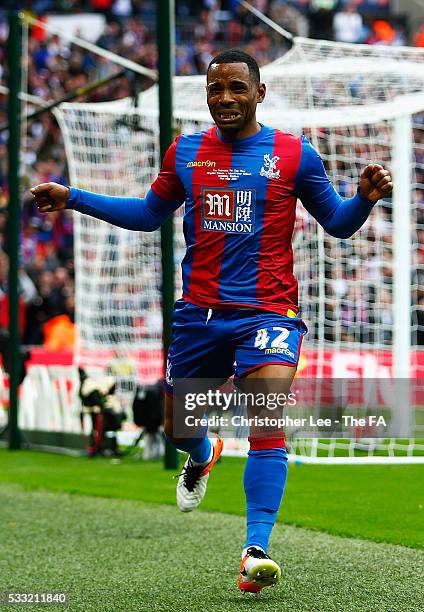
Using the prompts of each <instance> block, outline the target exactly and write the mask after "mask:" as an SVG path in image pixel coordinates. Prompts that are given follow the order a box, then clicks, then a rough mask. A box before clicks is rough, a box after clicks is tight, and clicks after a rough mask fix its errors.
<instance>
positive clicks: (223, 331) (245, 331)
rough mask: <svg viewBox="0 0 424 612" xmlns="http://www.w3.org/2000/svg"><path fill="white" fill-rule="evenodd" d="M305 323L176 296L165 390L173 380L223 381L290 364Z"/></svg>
mask: <svg viewBox="0 0 424 612" xmlns="http://www.w3.org/2000/svg"><path fill="white" fill-rule="evenodd" d="M307 331H308V330H307V327H306V325H305V324H304V323H303V321H302V319H300V318H298V317H293V318H290V317H286V316H283V315H280V314H276V313H273V312H267V311H263V310H255V309H253V308H246V309H243V308H234V309H220V310H218V309H214V310H211V309H208V308H202V307H200V306H195V305H194V304H191V303H190V302H187V301H185V300H178V301H177V302H176V304H175V307H174V314H173V322H172V343H171V347H170V349H169V353H168V366H167V372H166V382H167V385H166V387H167V390H168V392H171V393H172V383H173V380H174V379H177V378H185V379H187V378H215V379H222V381H223V382H225V381H226V380H227V378H229V377H230V376H232V375H233V374H234V375H235V376H236V378H240V377H242V376H245V375H246V374H248V373H249V372H252V371H253V370H256V369H258V368H260V367H261V366H264V365H269V364H280V365H287V366H293V367H296V366H297V363H298V361H299V354H300V347H301V344H302V339H303V336H304V335H305V334H306V332H307Z"/></svg>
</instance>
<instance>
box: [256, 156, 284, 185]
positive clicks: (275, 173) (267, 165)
mask: <svg viewBox="0 0 424 612" xmlns="http://www.w3.org/2000/svg"><path fill="white" fill-rule="evenodd" d="M279 159H280V158H279V157H278V155H274V157H271V156H270V155H268V153H265V155H264V165H263V166H262V168H261V171H260V175H261V176H266V178H269V179H278V178H280V171H279V170H275V168H276V166H277V162H278V160H279Z"/></svg>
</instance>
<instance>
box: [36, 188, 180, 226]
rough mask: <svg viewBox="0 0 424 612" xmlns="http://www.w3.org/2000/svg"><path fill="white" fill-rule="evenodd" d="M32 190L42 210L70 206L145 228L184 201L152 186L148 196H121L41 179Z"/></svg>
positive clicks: (102, 217)
mask: <svg viewBox="0 0 424 612" xmlns="http://www.w3.org/2000/svg"><path fill="white" fill-rule="evenodd" d="M31 193H32V194H33V196H34V197H35V201H36V203H37V206H38V209H39V211H40V212H44V213H45V212H52V211H55V210H62V209H64V208H70V209H73V210H76V211H78V212H80V213H83V214H86V215H90V216H91V217H95V218H96V219H101V220H102V221H107V222H108V223H112V224H113V225H117V226H118V227H123V228H125V229H130V230H139V231H144V232H151V231H153V230H156V229H158V228H159V227H160V226H161V225H162V223H163V222H164V221H165V220H166V219H167V217H168V216H169V215H170V214H172V212H173V211H174V210H176V209H177V208H178V207H179V206H181V204H182V201H175V200H172V201H171V200H164V199H162V198H160V197H159V196H157V195H156V194H155V193H154V191H153V190H152V189H150V190H149V192H148V193H147V195H146V197H145V198H120V197H115V196H108V195H101V194H98V193H92V192H91V191H85V190H83V189H76V188H75V187H70V188H69V187H64V186H63V185H58V184H57V183H41V185H37V186H36V187H34V188H33V189H31Z"/></svg>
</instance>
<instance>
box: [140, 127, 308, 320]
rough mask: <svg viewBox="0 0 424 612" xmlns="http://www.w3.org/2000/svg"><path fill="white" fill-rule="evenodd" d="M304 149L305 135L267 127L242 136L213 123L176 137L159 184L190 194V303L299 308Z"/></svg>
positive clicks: (158, 188) (165, 191)
mask: <svg viewBox="0 0 424 612" xmlns="http://www.w3.org/2000/svg"><path fill="white" fill-rule="evenodd" d="M301 150H302V144H301V138H296V137H295V136H293V135H291V134H286V133H283V132H280V131H279V130H275V129H271V128H268V127H265V126H262V129H261V130H260V132H258V133H257V134H255V135H253V136H250V137H248V138H244V139H241V140H232V141H226V140H224V139H223V138H222V137H221V135H220V134H219V132H218V130H217V128H216V127H213V128H211V129H210V130H208V131H205V132H201V133H197V134H191V135H182V136H180V137H179V138H178V139H177V140H176V141H175V142H174V143H173V145H172V146H171V147H170V149H169V150H168V153H167V155H166V157H165V158H164V162H163V166H162V170H161V172H160V174H159V176H158V178H157V179H156V181H155V182H154V183H153V185H152V190H153V191H154V193H155V194H156V195H157V196H159V197H160V198H162V199H165V200H174V201H175V200H176V199H179V200H181V201H182V200H185V214H184V224H183V226H184V236H185V240H186V246H187V251H186V254H185V257H184V260H183V262H182V271H183V297H184V298H185V299H186V300H187V301H189V302H192V303H193V304H197V305H198V306H204V307H207V308H233V307H240V306H241V307H253V308H258V309H263V310H269V311H273V312H278V313H280V314H287V310H288V309H291V310H292V311H293V312H294V313H295V312H297V310H298V306H297V280H296V278H295V276H294V274H293V252H292V246H291V239H292V234H293V227H294V222H295V207H296V195H295V178H296V173H297V170H298V167H299V162H300V158H301Z"/></svg>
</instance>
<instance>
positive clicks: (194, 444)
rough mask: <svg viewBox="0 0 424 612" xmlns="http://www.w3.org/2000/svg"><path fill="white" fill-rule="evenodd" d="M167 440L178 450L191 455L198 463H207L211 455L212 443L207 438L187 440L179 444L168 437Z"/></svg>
mask: <svg viewBox="0 0 424 612" xmlns="http://www.w3.org/2000/svg"><path fill="white" fill-rule="evenodd" d="M166 439H167V440H168V442H170V443H171V444H173V445H174V446H175V448H178V450H181V451H185V452H186V453H189V455H190V457H191V458H192V459H193V461H195V462H196V463H206V461H207V460H208V459H209V457H210V455H211V450H212V442H211V441H210V440H209V438H208V437H207V436H205V437H204V438H187V439H186V440H180V441H178V443H177V444H176V443H175V442H174V441H173V440H172V438H169V437H168V436H166Z"/></svg>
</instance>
